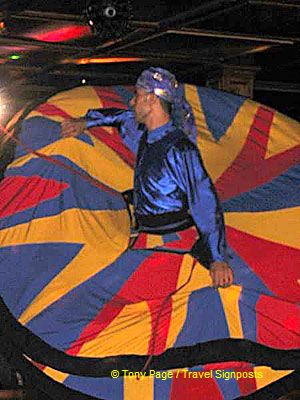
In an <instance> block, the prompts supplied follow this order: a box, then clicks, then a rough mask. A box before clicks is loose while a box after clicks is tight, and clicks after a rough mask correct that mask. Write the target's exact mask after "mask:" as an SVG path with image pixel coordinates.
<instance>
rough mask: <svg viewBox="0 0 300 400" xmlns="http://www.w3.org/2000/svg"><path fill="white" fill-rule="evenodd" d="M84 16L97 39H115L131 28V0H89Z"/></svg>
mask: <svg viewBox="0 0 300 400" xmlns="http://www.w3.org/2000/svg"><path fill="white" fill-rule="evenodd" d="M85 17H86V21H87V23H88V25H89V26H90V27H91V28H92V31H93V33H94V34H95V35H96V36H98V37H99V39H101V40H103V41H104V40H113V39H117V38H119V37H121V36H124V35H126V34H127V33H128V32H129V31H130V30H131V20H132V5H131V0H102V1H97V0H89V2H88V4H87V7H86V10H85Z"/></svg>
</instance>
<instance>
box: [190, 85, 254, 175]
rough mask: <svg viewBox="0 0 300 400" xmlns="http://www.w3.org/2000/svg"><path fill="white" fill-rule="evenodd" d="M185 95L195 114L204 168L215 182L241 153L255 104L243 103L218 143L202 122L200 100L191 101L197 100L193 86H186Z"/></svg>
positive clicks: (251, 102)
mask: <svg viewBox="0 0 300 400" xmlns="http://www.w3.org/2000/svg"><path fill="white" fill-rule="evenodd" d="M194 88H195V87H194ZM200 90H201V89H200ZM186 93H187V96H188V97H189V101H190V102H191V105H192V107H193V111H194V113H195V119H196V126H197V128H198V147H199V149H200V152H201V155H202V158H203V161H204V164H205V167H206V168H207V170H208V172H209V174H210V176H211V178H212V180H213V181H214V182H215V181H216V180H217V179H218V178H219V177H220V176H221V175H222V174H223V173H224V172H225V171H226V170H227V169H228V168H229V167H230V165H231V164H232V163H233V161H234V160H235V159H236V157H237V156H238V154H239V153H240V152H241V150H242V148H243V146H244V144H245V141H246V139H247V136H248V134H249V130H250V127H251V125H252V122H253V118H254V116H255V114H256V111H257V103H255V102H253V101H251V100H247V101H245V103H244V104H243V105H242V106H241V108H240V110H239V112H238V113H237V115H236V116H235V118H234V119H233V121H232V124H231V125H230V127H229V128H228V129H227V132H226V135H224V136H222V138H221V139H220V140H219V141H215V140H214V139H213V136H212V134H211V133H210V132H209V130H208V128H207V125H206V122H204V121H205V116H204V115H203V112H202V108H200V105H199V102H200V100H196V98H195V99H193V97H196V96H197V98H198V99H199V96H198V94H197V92H196V90H195V89H193V86H191V85H186ZM197 104H198V105H197ZM237 133H238V134H237Z"/></svg>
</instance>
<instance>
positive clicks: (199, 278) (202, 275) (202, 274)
mask: <svg viewBox="0 0 300 400" xmlns="http://www.w3.org/2000/svg"><path fill="white" fill-rule="evenodd" d="M193 262H194V258H193V257H192V256H191V255H189V254H186V255H185V256H184V260H183V264H182V267H181V270H180V274H179V278H178V283H177V288H179V287H180V286H182V285H184V284H185V283H186V282H187V281H188V279H189V276H190V272H191V268H192V265H193ZM211 285H212V282H211V278H210V275H209V271H208V270H207V269H206V268H204V267H203V266H202V265H201V264H199V263H196V266H195V268H194V270H193V273H192V276H191V279H190V281H189V282H188V283H187V284H186V285H185V286H184V288H182V289H181V290H180V291H179V292H178V295H180V294H181V295H183V294H184V293H191V292H193V291H194V290H198V289H202V288H205V287H207V286H211Z"/></svg>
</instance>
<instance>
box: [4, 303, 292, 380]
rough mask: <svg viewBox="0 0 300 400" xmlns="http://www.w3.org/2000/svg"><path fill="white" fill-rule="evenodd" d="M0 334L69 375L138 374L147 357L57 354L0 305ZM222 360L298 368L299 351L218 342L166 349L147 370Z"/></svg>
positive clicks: (229, 340) (152, 361) (35, 357)
mask: <svg viewBox="0 0 300 400" xmlns="http://www.w3.org/2000/svg"><path fill="white" fill-rule="evenodd" d="M0 334H1V335H2V336H3V339H4V341H6V340H8V341H11V342H12V343H13V345H15V346H16V347H18V348H19V349H20V352H22V353H24V354H26V355H27V356H28V357H30V358H31V359H32V360H34V361H36V362H38V363H41V364H43V365H46V366H50V367H52V368H54V369H57V370H60V371H62V372H66V373H69V374H73V375H80V376H90V377H108V376H110V372H111V370H113V369H118V370H120V371H121V370H123V369H129V370H131V371H140V370H142V369H143V367H144V365H145V363H146V361H147V360H148V356H139V355H124V356H115V357H114V356H111V357H104V358H88V357H76V356H70V355H68V354H65V353H64V352H62V351H59V350H57V349H55V348H53V347H51V346H50V345H48V344H47V343H46V342H44V341H43V340H42V339H40V338H39V337H38V336H36V335H34V334H33V333H32V332H31V331H29V330H28V329H27V328H26V327H24V326H22V325H21V324H20V323H19V322H18V321H16V319H15V318H14V317H13V316H12V314H11V313H10V311H9V310H8V308H7V307H6V306H5V304H4V302H3V301H2V300H1V302H0ZM225 361H246V362H250V363H253V364H256V365H266V366H271V367H272V368H274V369H300V350H278V349H272V348H270V347H266V346H263V345H261V344H257V343H253V342H250V341H247V340H242V339H222V340H214V341H210V342H205V343H198V344H195V345H193V346H185V347H179V348H173V349H169V350H166V351H165V352H164V353H163V354H161V355H158V356H153V358H152V360H151V363H150V365H149V367H148V371H149V370H150V369H156V370H167V369H174V368H184V367H193V366H195V365H199V364H209V363H214V362H225Z"/></svg>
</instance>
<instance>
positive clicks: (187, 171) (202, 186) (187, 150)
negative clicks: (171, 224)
mask: <svg viewBox="0 0 300 400" xmlns="http://www.w3.org/2000/svg"><path fill="white" fill-rule="evenodd" d="M168 155H169V157H170V158H169V162H170V164H171V169H172V171H173V173H174V178H175V179H176V182H177V184H178V185H179V187H180V188H181V190H182V191H183V192H184V193H185V194H186V199H187V203H188V204H187V205H188V207H189V210H190V214H191V216H192V218H193V220H194V222H195V225H196V227H197V228H198V230H199V233H200V239H199V241H198V242H197V243H196V245H195V246H194V248H193V249H194V251H193V253H195V254H194V255H195V256H196V257H197V258H199V259H200V260H202V259H203V254H200V253H201V252H202V253H203V252H204V253H205V258H206V260H208V261H207V263H208V265H209V264H211V263H212V262H214V261H225V249H226V240H225V226H224V219H223V214H222V211H221V206H220V203H219V200H218V198H217V194H216V190H215V188H214V185H213V183H212V181H211V179H210V177H209V176H208V174H207V172H206V170H205V167H204V165H203V162H202V159H201V156H200V153H199V150H198V148H197V147H196V146H195V145H194V144H193V143H191V142H189V141H188V140H186V141H183V142H181V143H179V144H178V145H176V146H174V147H173V148H172V149H171V151H170V152H169V153H168Z"/></svg>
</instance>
